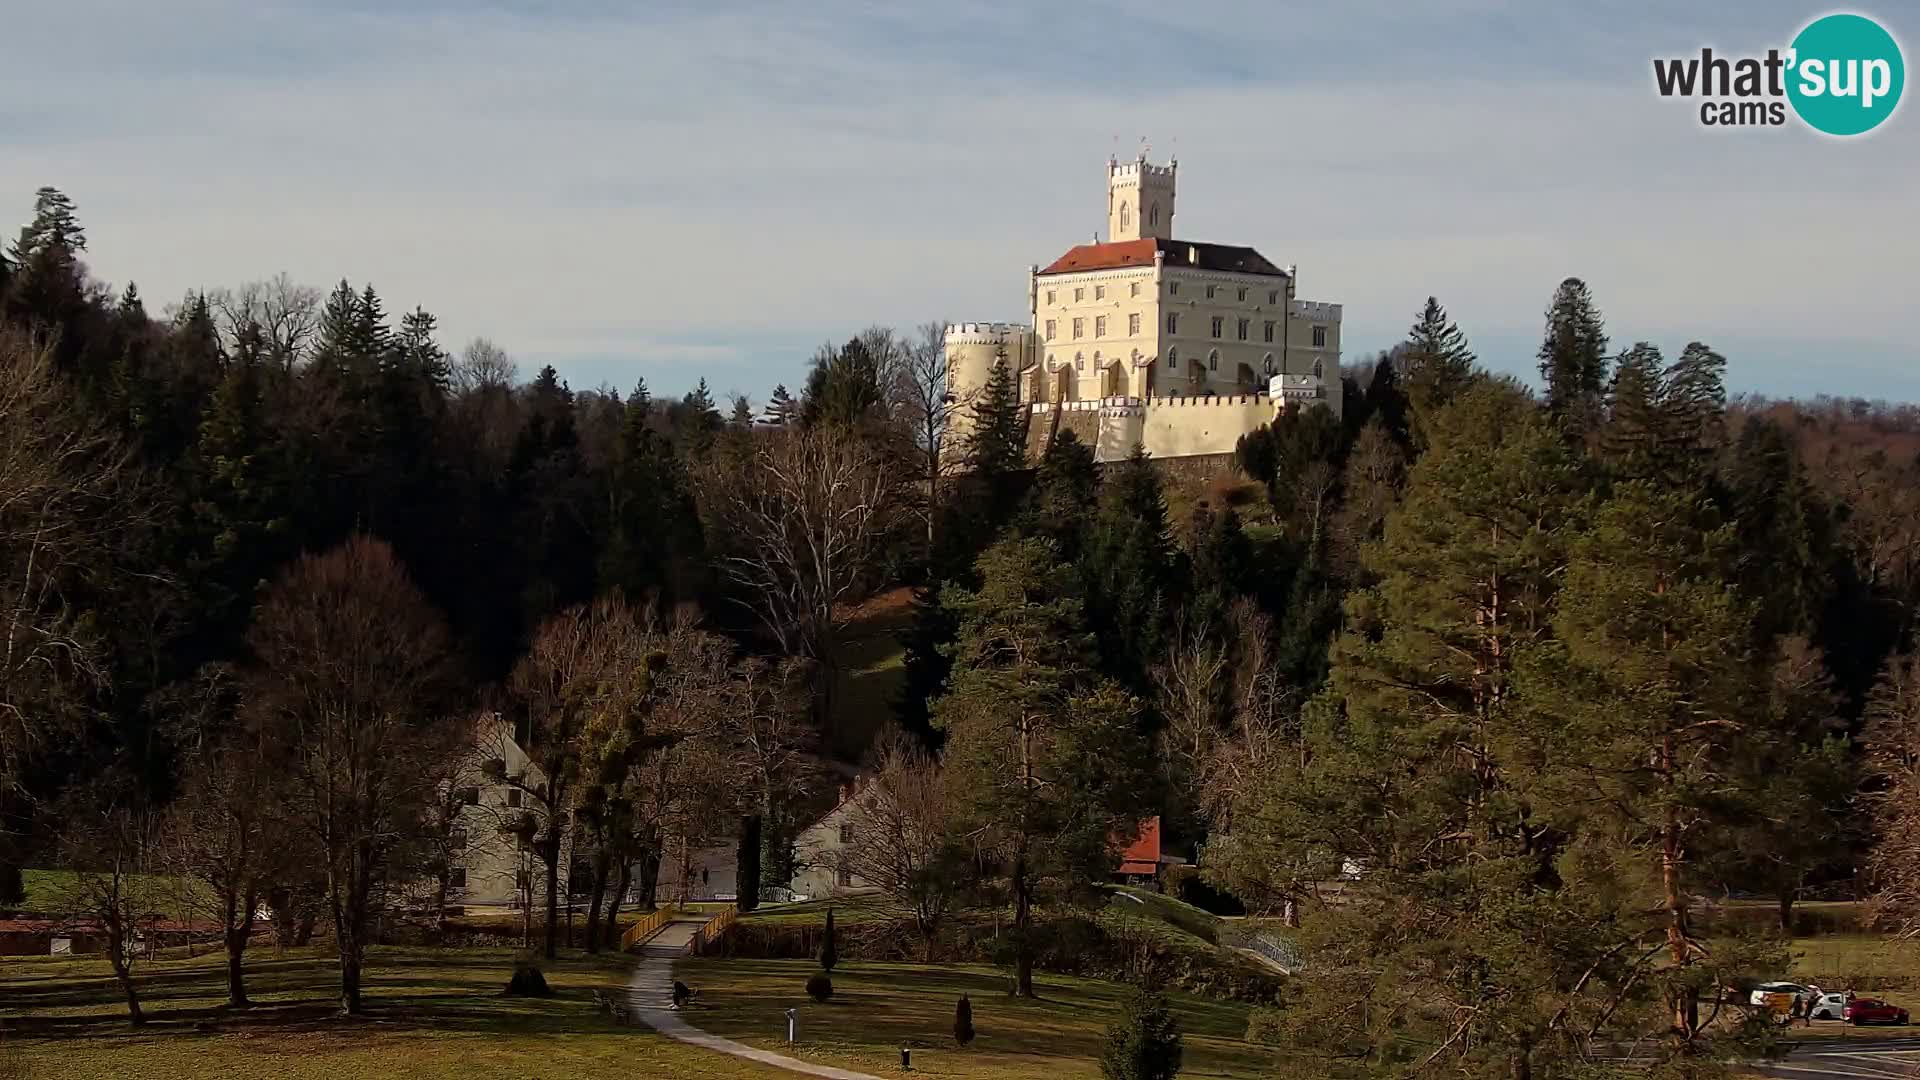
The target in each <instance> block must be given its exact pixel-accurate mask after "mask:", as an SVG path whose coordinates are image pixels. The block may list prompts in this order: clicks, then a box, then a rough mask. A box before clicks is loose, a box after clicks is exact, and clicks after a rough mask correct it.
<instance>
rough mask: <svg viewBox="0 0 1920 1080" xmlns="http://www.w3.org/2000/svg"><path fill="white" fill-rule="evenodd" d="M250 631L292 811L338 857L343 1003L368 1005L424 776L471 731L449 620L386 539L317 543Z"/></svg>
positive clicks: (271, 595) (427, 790)
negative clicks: (374, 949) (459, 709)
mask: <svg viewBox="0 0 1920 1080" xmlns="http://www.w3.org/2000/svg"><path fill="white" fill-rule="evenodd" d="M248 641H249V643H250V644H251V645H252V647H253V652H254V655H255V657H256V658H257V667H256V668H255V670H253V671H252V672H250V673H249V675H250V677H249V683H250V685H249V688H248V693H249V699H250V700H249V707H250V708H251V709H255V710H258V714H257V715H256V717H255V722H257V723H259V724H261V725H262V730H263V731H264V732H266V733H268V736H269V737H270V738H271V739H272V740H273V741H274V743H275V744H276V747H277V748H278V751H279V752H280V753H282V754H284V755H285V760H286V762H287V790H286V795H287V802H288V810H289V812H290V813H291V814H292V816H293V817H294V819H295V820H296V821H297V822H299V823H300V826H301V827H302V829H304V830H305V831H306V832H307V833H308V835H309V836H310V838H311V842H312V843H313V845H314V846H315V848H316V849H317V851H318V852H319V853H320V854H321V855H322V857H323V858H324V859H325V864H326V882H327V903H328V907H329V909H330V910H331V913H332V915H333V928H334V936H335V940H336V943H337V946H338V950H339V956H340V1004H341V1008H342V1009H343V1010H344V1011H346V1012H348V1013H358V1012H359V1011H360V1010H361V1001H360V973H361V966H362V964H363V962H364V960H365V955H366V947H367V944H368V942H369V940H370V937H371V930H372V926H371V917H372V915H373V913H374V911H375V909H376V908H377V907H378V905H379V904H380V903H381V902H382V901H383V900H384V899H386V894H385V890H386V889H387V887H388V885H389V883H390V882H392V881H394V880H396V878H397V877H400V875H397V874H396V873H395V872H394V871H395V869H396V864H397V863H398V862H399V859H400V857H401V856H403V855H404V854H405V853H406V851H407V849H408V847H409V845H411V844H414V843H415V842H416V841H417V838H418V837H419V835H420V833H421V830H422V828H423V822H424V818H425V811H426V806H425V803H426V802H427V800H428V799H430V798H431V796H432V794H433V791H432V786H431V784H429V783H423V778H428V777H431V776H433V775H434V773H435V770H436V768H437V763H438V762H440V761H441V760H443V759H444V757H445V756H446V755H448V754H450V753H453V752H454V751H455V747H456V746H457V740H458V739H459V738H460V737H462V736H463V735H464V729H463V727H462V725H460V724H458V723H456V722H454V720H453V715H454V705H455V701H454V699H455V692H454V679H453V671H452V660H451V655H452V654H451V646H450V643H449V640H448V636H447V631H446V626H445V624H444V623H443V622H442V621H441V618H440V616H439V614H438V613H437V612H435V611H434V610H433V608H432V607H431V606H430V605H429V604H428V603H427V601H426V598H425V597H423V596H422V595H421V594H420V591H419V590H418V589H417V588H416V587H415V586H414V584H413V582H412V581H411V580H410V579H409V578H408V576H407V574H406V571H405V570H404V569H403V568H402V567H401V565H400V562H399V560H398V559H396V558H395V557H394V554H393V550H392V549H391V548H389V547H388V546H387V545H386V544H385V543H383V542H381V541H379V540H374V539H371V538H369V537H364V536H359V537H354V538H353V539H351V540H348V541H347V543H346V544H344V545H342V546H341V547H339V548H336V549H334V550H333V551H330V552H327V553H326V554H323V555H307V556H303V557H302V558H301V559H300V560H299V561H298V562H297V563H295V564H294V565H293V567H292V568H290V569H289V570H288V571H287V572H286V573H285V574H283V575H282V576H281V578H280V580H279V581H278V582H277V583H276V584H275V585H274V586H273V588H272V589H271V590H269V591H268V593H267V595H266V597H265V599H264V600H263V601H262V602H261V605H260V611H259V614H258V616H257V617H256V618H255V621H254V625H253V628H252V629H251V630H250V631H249V633H248Z"/></svg>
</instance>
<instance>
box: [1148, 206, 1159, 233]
mask: <svg viewBox="0 0 1920 1080" xmlns="http://www.w3.org/2000/svg"><path fill="white" fill-rule="evenodd" d="M1147 224H1148V225H1151V226H1152V227H1154V228H1156V229H1157V228H1159V227H1160V204H1159V203H1154V204H1152V205H1151V206H1149V207H1147Z"/></svg>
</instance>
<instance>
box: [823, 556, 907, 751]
mask: <svg viewBox="0 0 1920 1080" xmlns="http://www.w3.org/2000/svg"><path fill="white" fill-rule="evenodd" d="M912 623H913V590H911V589H894V590H892V591H890V592H887V593H883V594H881V595H880V596H876V597H874V598H873V599H871V600H869V601H868V602H867V603H865V604H863V605H861V607H860V609H859V610H858V612H857V613H856V614H855V615H854V616H853V618H852V619H851V620H850V621H849V622H848V623H847V625H846V626H845V628H843V629H842V631H841V635H840V667H839V670H838V671H837V672H835V674H834V687H833V747H832V749H833V752H834V754H835V756H837V757H839V758H840V759H841V760H843V761H854V762H857V761H859V760H860V758H861V756H862V755H864V754H865V753H866V751H867V747H869V746H871V745H872V744H873V737H874V734H875V733H876V732H878V731H879V730H880V729H881V728H883V727H885V726H886V724H887V723H888V721H890V720H892V719H893V708H894V699H895V698H896V697H898V696H899V693H900V685H901V682H902V680H904V679H905V678H906V673H907V669H906V659H907V653H906V648H905V646H903V645H902V644H901V641H902V635H903V634H904V633H905V631H906V630H907V628H908V627H910V626H911V625H912Z"/></svg>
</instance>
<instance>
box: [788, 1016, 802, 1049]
mask: <svg viewBox="0 0 1920 1080" xmlns="http://www.w3.org/2000/svg"><path fill="white" fill-rule="evenodd" d="M799 1036H800V1010H798V1009H788V1010H787V1041H788V1042H789V1043H795V1042H799V1041H800V1037H799Z"/></svg>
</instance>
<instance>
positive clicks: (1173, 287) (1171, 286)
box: [1167, 281, 1180, 296]
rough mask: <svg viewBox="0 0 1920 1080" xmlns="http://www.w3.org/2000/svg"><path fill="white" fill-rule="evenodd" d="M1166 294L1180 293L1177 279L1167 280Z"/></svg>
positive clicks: (1175, 294)
mask: <svg viewBox="0 0 1920 1080" xmlns="http://www.w3.org/2000/svg"><path fill="white" fill-rule="evenodd" d="M1167 295H1168V296H1179V295H1180V283H1179V282H1177V281H1169V282H1167Z"/></svg>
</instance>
